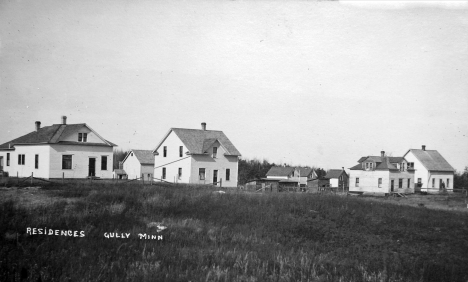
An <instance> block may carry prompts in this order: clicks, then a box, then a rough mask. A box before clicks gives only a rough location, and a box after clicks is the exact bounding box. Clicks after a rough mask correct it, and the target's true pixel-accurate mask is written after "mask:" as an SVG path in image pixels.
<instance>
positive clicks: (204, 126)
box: [201, 122, 206, 130]
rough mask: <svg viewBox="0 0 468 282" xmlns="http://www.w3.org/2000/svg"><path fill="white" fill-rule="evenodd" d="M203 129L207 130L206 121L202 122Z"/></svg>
mask: <svg viewBox="0 0 468 282" xmlns="http://www.w3.org/2000/svg"><path fill="white" fill-rule="evenodd" d="M201 129H202V130H206V122H202V123H201Z"/></svg>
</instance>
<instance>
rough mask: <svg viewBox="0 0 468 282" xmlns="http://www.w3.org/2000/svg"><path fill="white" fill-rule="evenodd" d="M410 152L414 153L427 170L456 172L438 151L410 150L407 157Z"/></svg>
mask: <svg viewBox="0 0 468 282" xmlns="http://www.w3.org/2000/svg"><path fill="white" fill-rule="evenodd" d="M409 152H412V153H413V154H414V156H415V157H416V158H417V159H418V160H419V161H420V162H421V163H422V164H423V166H424V167H425V168H426V169H427V170H432V171H455V169H454V168H453V167H452V166H451V165H450V164H449V163H448V162H447V161H446V160H445V159H444V157H442V155H441V154H440V153H439V152H438V151H437V150H421V149H410V150H408V152H406V154H405V156H406V155H407V154H408V153H409Z"/></svg>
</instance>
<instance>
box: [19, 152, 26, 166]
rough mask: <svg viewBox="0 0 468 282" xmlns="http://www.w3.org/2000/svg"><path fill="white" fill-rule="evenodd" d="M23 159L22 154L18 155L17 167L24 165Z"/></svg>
mask: <svg viewBox="0 0 468 282" xmlns="http://www.w3.org/2000/svg"><path fill="white" fill-rule="evenodd" d="M24 161H25V157H24V154H20V155H18V164H19V165H24Z"/></svg>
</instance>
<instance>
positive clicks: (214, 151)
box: [212, 147, 218, 159]
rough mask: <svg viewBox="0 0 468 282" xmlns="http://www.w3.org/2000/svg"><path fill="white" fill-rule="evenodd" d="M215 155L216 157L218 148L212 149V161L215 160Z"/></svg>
mask: <svg viewBox="0 0 468 282" xmlns="http://www.w3.org/2000/svg"><path fill="white" fill-rule="evenodd" d="M217 155H218V147H213V154H212V157H213V159H216V157H217Z"/></svg>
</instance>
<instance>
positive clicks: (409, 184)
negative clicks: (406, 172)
mask: <svg viewBox="0 0 468 282" xmlns="http://www.w3.org/2000/svg"><path fill="white" fill-rule="evenodd" d="M407 183H408V188H411V178H408V182H407Z"/></svg>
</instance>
